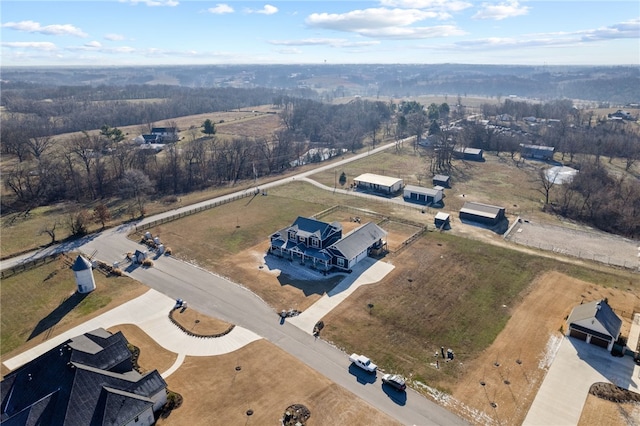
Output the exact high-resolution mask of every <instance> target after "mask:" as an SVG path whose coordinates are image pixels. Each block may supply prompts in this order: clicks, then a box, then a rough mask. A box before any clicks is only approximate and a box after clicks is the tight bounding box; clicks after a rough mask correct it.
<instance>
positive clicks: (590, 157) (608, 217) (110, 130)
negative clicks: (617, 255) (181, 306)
mask: <svg viewBox="0 0 640 426" xmlns="http://www.w3.org/2000/svg"><path fill="white" fill-rule="evenodd" d="M256 105H270V106H271V107H273V108H274V109H276V110H277V111H278V112H277V116H278V119H279V122H280V126H279V128H278V129H277V130H275V131H273V132H272V133H270V134H264V135H263V136H261V137H253V138H249V137H234V138H219V137H217V135H216V134H215V126H212V125H211V124H212V123H209V126H207V123H206V122H203V123H202V125H201V126H200V127H195V128H190V129H179V130H180V134H181V138H180V139H181V140H180V141H179V142H177V143H171V144H166V145H164V146H163V149H162V150H160V151H156V150H153V149H139V146H138V145H137V144H136V143H134V142H133V141H132V140H131V139H130V138H127V137H125V135H124V134H123V132H122V131H121V130H120V129H119V127H122V126H126V125H132V124H139V125H141V127H145V128H147V129H151V127H153V126H154V125H156V123H158V122H164V123H169V124H171V123H172V120H173V119H175V118H176V117H181V116H188V115H194V114H203V113H204V114H206V113H212V112H214V111H226V110H231V109H240V108H247V107H251V106H256ZM2 107H3V110H2V120H1V123H0V124H1V135H0V136H1V141H2V146H1V150H2V155H3V163H4V165H5V166H4V167H3V170H2V183H3V185H4V187H5V191H4V196H3V197H2V212H3V214H7V213H12V212H28V211H29V210H30V209H33V208H35V207H37V206H42V205H48V204H52V203H57V202H62V201H68V202H71V203H73V204H74V205H76V206H77V209H76V210H75V211H74V212H72V213H71V214H70V217H72V218H73V220H70V221H69V225H68V226H70V227H72V228H73V229H72V230H71V232H72V234H75V235H82V234H83V233H85V232H86V230H87V226H86V222H87V221H90V220H96V217H97V220H103V225H104V219H105V218H106V217H108V214H109V212H108V211H107V212H105V211H104V208H101V210H102V212H95V211H94V212H93V213H92V212H88V211H87V210H86V209H85V208H83V205H86V204H87V203H89V202H92V201H94V200H105V203H104V204H106V200H109V199H112V198H116V199H121V200H123V201H126V202H127V203H128V205H129V214H130V215H131V217H135V216H144V215H145V213H146V211H145V207H144V206H145V203H146V202H147V201H148V200H149V199H159V198H161V197H166V196H176V197H177V196H179V195H180V194H185V193H189V192H191V191H196V190H202V189H206V188H211V187H217V186H221V185H229V184H233V183H235V182H238V181H242V180H250V179H254V178H255V177H256V176H266V175H274V174H278V173H282V172H284V171H286V170H288V169H291V168H293V167H295V165H296V163H295V161H296V160H297V159H299V158H301V156H303V155H305V153H309V152H310V150H312V149H316V151H315V152H316V154H313V155H310V154H307V156H308V158H307V161H308V162H315V161H320V160H322V157H321V156H320V155H319V154H317V153H318V152H320V150H324V151H325V152H328V153H329V155H339V154H340V153H342V152H347V151H348V152H354V153H355V152H358V151H359V150H361V149H363V148H367V147H375V146H376V145H377V144H379V143H381V142H382V141H383V140H384V141H393V140H395V141H400V140H402V139H404V138H407V137H410V136H414V137H415V141H416V142H415V143H414V145H413V149H414V151H415V153H416V154H417V155H418V154H419V155H422V156H425V158H427V159H428V161H426V163H425V164H426V165H425V169H427V168H428V170H424V172H425V173H431V174H435V173H443V172H444V173H446V172H447V171H448V170H450V167H452V154H453V152H454V150H455V149H456V148H460V147H473V148H480V149H483V150H485V151H487V152H491V153H492V154H495V155H506V156H508V157H510V158H511V159H512V160H516V159H517V158H518V157H517V156H518V153H519V151H520V144H536V145H545V146H552V147H554V148H555V152H556V157H555V158H556V160H557V161H559V162H561V163H562V164H565V165H569V166H571V167H573V168H575V169H577V170H580V173H578V175H577V176H576V178H575V179H574V180H573V182H572V183H571V184H570V185H562V186H561V187H560V186H559V185H557V186H556V188H553V186H554V185H553V182H545V181H544V179H543V178H540V180H539V181H538V185H539V186H540V188H541V192H543V193H546V195H547V202H546V203H545V205H544V206H541V208H544V209H545V210H547V211H549V212H552V213H555V214H559V215H562V216H564V217H567V218H571V219H575V220H579V221H582V222H585V223H588V224H590V225H593V226H596V227H598V228H600V229H603V230H605V231H608V232H612V233H617V234H621V235H625V236H628V237H633V238H637V237H638V236H639V235H640V185H638V179H639V176H638V168H637V163H638V161H639V160H640V141H639V136H638V125H637V123H636V122H635V121H630V120H615V121H613V120H609V119H608V117H607V116H606V115H601V116H598V115H596V114H595V113H594V112H593V111H592V110H584V109H578V108H576V107H574V105H573V103H572V101H570V100H566V99H563V100H553V101H549V102H535V103H532V102H526V101H517V100H512V99H505V100H504V101H502V102H500V103H498V104H495V103H492V104H485V105H482V107H481V110H482V115H483V118H484V121H483V120H477V119H474V120H470V119H468V116H469V114H467V113H466V110H465V107H464V100H463V99H462V97H461V96H458V98H457V99H456V100H455V101H454V104H453V105H449V104H447V103H442V104H435V103H434V104H430V105H421V104H420V103H418V102H416V101H398V102H393V101H379V100H369V99H365V98H359V97H357V98H354V99H352V100H351V101H350V102H347V103H340V104H331V103H326V102H321V101H320V100H319V96H318V95H317V94H316V93H315V92H313V91H312V90H306V89H305V90H302V91H300V90H298V89H296V90H295V91H293V92H289V91H287V90H275V89H264V88H251V89H239V88H211V89H203V88H199V89H193V88H188V87H180V86H161V85H129V86H125V87H123V86H99V87H94V88H91V87H86V86H57V87H48V86H42V85H31V84H26V83H23V84H16V83H14V84H13V85H9V86H7V87H3V99H2ZM504 115H508V116H509V117H510V119H509V120H507V121H505V120H498V119H497V117H499V116H504ZM636 115H637V114H636ZM526 117H535V118H536V120H540V121H542V122H544V123H547V124H546V125H540V126H527V125H526V124H525V122H524V121H523V119H524V118H526ZM637 118H638V117H635V119H636V120H637ZM545 120H547V121H545ZM95 129H100V132H99V133H97V132H91V131H92V130H95ZM71 132H74V133H71ZM67 133H70V134H71V136H68V137H65V138H64V140H61V139H60V138H59V136H60V135H62V134H67ZM425 138H430V139H431V140H432V141H433V143H432V144H430V145H429V146H424V145H422V144H419V143H418V142H419V141H422V140H424V139H425ZM613 159H620V160H622V161H623V162H624V171H623V173H620V172H613V171H612V168H611V167H609V165H610V164H611V162H612V160H613ZM9 160H11V161H9ZM549 195H551V197H549Z"/></svg>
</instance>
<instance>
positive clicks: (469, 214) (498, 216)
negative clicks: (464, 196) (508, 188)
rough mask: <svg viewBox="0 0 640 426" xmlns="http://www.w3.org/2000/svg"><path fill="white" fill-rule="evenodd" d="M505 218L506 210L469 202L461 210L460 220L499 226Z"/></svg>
mask: <svg viewBox="0 0 640 426" xmlns="http://www.w3.org/2000/svg"><path fill="white" fill-rule="evenodd" d="M504 218H505V208H504V207H498V206H492V205H489V204H482V203H474V202H471V201H467V202H466V203H464V205H463V206H462V208H461V209H460V220H467V221H470V222H478V223H483V224H485V225H491V226H493V225H497V224H498V223H499V222H500V221H502V220H503V219H504Z"/></svg>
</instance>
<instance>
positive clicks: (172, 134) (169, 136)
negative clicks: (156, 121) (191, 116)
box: [151, 127, 179, 143]
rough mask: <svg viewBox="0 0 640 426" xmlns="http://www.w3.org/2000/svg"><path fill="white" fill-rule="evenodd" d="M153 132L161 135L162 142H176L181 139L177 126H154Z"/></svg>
mask: <svg viewBox="0 0 640 426" xmlns="http://www.w3.org/2000/svg"><path fill="white" fill-rule="evenodd" d="M151 134H152V135H157V136H159V137H160V140H161V142H162V143H169V142H176V141H177V140H178V139H179V136H178V128H177V127H154V128H152V129H151Z"/></svg>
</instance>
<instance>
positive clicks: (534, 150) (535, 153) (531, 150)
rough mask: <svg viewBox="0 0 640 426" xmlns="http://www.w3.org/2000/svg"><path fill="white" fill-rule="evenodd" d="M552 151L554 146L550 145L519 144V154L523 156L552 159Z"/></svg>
mask: <svg viewBox="0 0 640 426" xmlns="http://www.w3.org/2000/svg"><path fill="white" fill-rule="evenodd" d="M554 151H555V148H554V147H552V146H544V145H529V144H524V143H521V144H520V156H521V157H523V158H535V159H537V160H552V159H553V153H554Z"/></svg>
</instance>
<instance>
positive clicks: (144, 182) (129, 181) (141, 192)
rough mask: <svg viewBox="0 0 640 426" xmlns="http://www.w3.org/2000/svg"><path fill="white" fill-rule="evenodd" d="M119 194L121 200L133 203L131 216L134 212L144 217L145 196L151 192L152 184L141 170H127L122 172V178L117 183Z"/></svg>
mask: <svg viewBox="0 0 640 426" xmlns="http://www.w3.org/2000/svg"><path fill="white" fill-rule="evenodd" d="M119 187H120V194H121V196H122V198H123V199H125V200H131V201H133V203H134V205H133V206H132V207H135V208H132V209H131V212H132V214H135V212H136V210H137V211H138V212H139V213H140V215H141V216H144V215H145V213H146V211H145V208H144V206H145V203H146V201H147V196H148V195H149V194H151V193H152V192H153V184H152V183H151V180H149V177H148V176H147V175H146V174H144V172H142V171H141V170H136V169H128V170H127V171H125V172H124V176H123V178H122V179H121V180H120V181H119Z"/></svg>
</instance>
